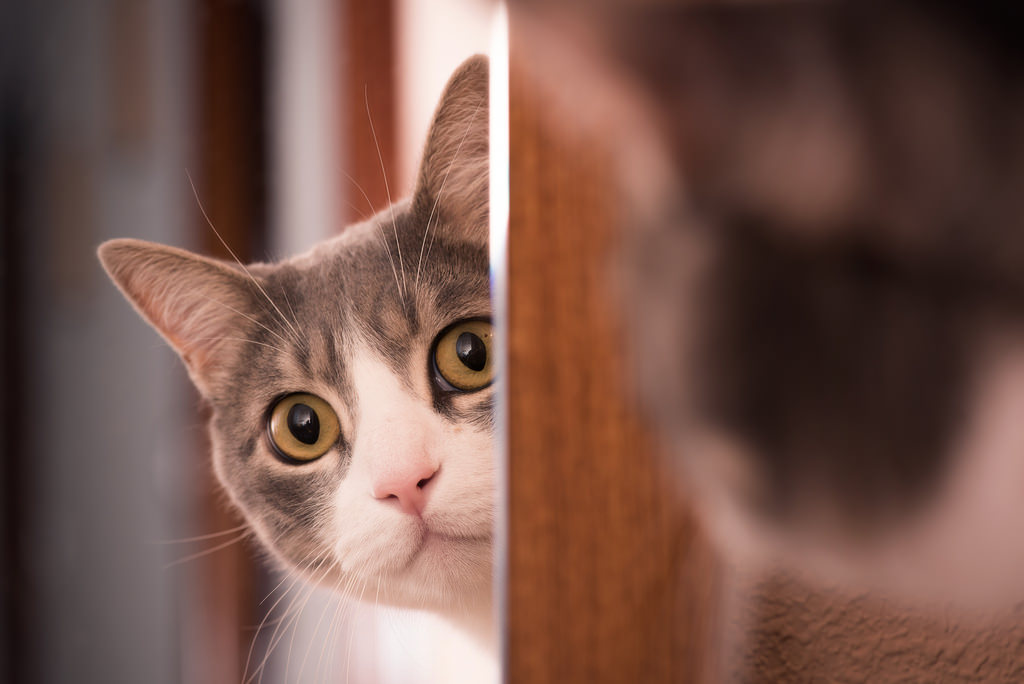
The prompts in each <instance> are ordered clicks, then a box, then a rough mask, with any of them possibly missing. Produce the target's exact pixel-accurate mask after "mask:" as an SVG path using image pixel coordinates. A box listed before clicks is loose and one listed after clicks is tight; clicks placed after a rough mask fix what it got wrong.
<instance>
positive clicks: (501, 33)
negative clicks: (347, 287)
mask: <svg viewBox="0 0 1024 684" xmlns="http://www.w3.org/2000/svg"><path fill="white" fill-rule="evenodd" d="M490 57H491V68H490V74H491V84H490V87H491V92H490V117H491V120H490V138H491V139H490V174H491V175H490V192H491V197H490V217H491V240H490V249H491V296H492V297H493V299H494V323H495V330H496V335H497V343H498V345H497V346H498V359H497V373H498V377H499V378H500V379H501V382H500V383H499V384H498V390H497V393H498V397H497V402H496V404H495V431H494V458H495V459H496V460H497V467H496V468H495V472H496V473H497V474H498V475H497V482H496V489H497V491H496V497H497V500H496V502H495V512H496V515H495V530H494V606H495V615H496V620H497V621H498V624H497V630H498V632H497V634H498V643H499V651H500V658H501V662H500V665H501V673H502V680H506V679H507V677H506V673H507V667H506V663H507V650H508V639H507V633H508V630H506V629H505V625H506V623H507V606H506V596H507V591H506V586H507V579H508V390H507V387H508V385H507V382H508V375H507V373H506V371H507V369H508V327H507V326H508V212H509V109H508V108H509V97H508V69H509V58H508V8H507V7H506V5H505V3H504V2H503V1H501V0H499V1H498V2H497V3H496V8H495V14H494V23H493V26H492V34H491V55H490Z"/></svg>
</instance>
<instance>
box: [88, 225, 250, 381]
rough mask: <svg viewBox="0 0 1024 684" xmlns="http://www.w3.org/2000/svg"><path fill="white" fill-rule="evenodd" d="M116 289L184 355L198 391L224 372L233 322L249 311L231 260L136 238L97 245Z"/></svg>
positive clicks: (235, 331) (245, 284) (235, 329)
mask: <svg viewBox="0 0 1024 684" xmlns="http://www.w3.org/2000/svg"><path fill="white" fill-rule="evenodd" d="M98 253H99V258H100V262H102V264H103V268H105V269H106V271H107V273H108V274H109V275H110V278H111V279H112V280H113V281H114V283H115V284H116V285H117V287H118V289H120V290H121V292H122V293H123V294H124V296H125V297H126V298H127V299H128V301H130V302H131V303H132V305H133V306H134V307H135V309H136V310H137V311H138V312H139V313H140V314H141V315H142V317H143V318H144V319H146V321H147V322H148V323H149V324H150V325H152V326H153V327H154V328H156V330H157V331H158V332H159V333H160V334H161V335H163V337H164V339H166V340H167V341H168V342H169V343H170V345H171V347H173V348H174V350H175V351H176V352H178V354H179V355H180V356H181V358H182V360H184V362H185V365H186V366H187V367H188V371H189V375H190V376H191V377H192V381H193V382H194V383H195V385H196V387H197V388H199V391H200V392H201V393H202V394H203V396H205V397H207V398H209V397H212V396H213V394H212V393H213V390H214V388H215V387H216V386H217V383H218V381H219V380H220V379H221V378H223V376H224V374H226V372H227V369H226V363H225V362H226V360H228V358H229V357H228V356H227V355H228V354H230V349H231V348H232V347H234V346H236V344H237V339H238V338H239V337H240V336H241V335H240V334H239V328H241V327H243V324H244V323H245V322H246V319H247V318H250V317H251V316H252V315H253V310H254V301H253V297H252V288H251V286H250V278H249V276H247V275H246V274H244V273H243V272H242V271H240V270H239V269H236V268H234V267H232V266H231V265H229V264H227V263H224V262H221V261H216V260H214V259H208V258H206V257H202V256H199V255H197V254H193V253H191V252H187V251H185V250H182V249H176V248H174V247H167V246H166V245H158V244H155V243H152V242H144V241H142V240H128V239H121V240H111V241H109V242H105V243H103V244H102V245H100V248H99V252H98Z"/></svg>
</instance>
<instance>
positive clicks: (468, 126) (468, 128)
mask: <svg viewBox="0 0 1024 684" xmlns="http://www.w3.org/2000/svg"><path fill="white" fill-rule="evenodd" d="M483 104H484V103H483V102H482V101H481V102H478V103H477V105H476V109H474V110H473V115H472V116H471V117H470V119H469V123H467V124H466V132H465V133H463V134H462V139H461V140H459V146H458V147H456V148H455V154H454V155H452V158H451V161H449V162H448V168H447V169H445V172H444V178H443V179H441V187H440V188H438V190H437V197H435V198H434V204H433V206H431V207H430V214H429V215H428V216H427V225H426V227H425V228H424V229H423V240H422V242H420V258H419V261H417V262H416V279H415V280H414V281H413V282H414V285H416V286H418V285H419V283H420V266H422V265H423V247H424V246H425V245H426V244H427V234H428V233H429V232H430V222H431V220H432V219H433V218H434V213H435V212H436V211H437V205H438V203H439V202H440V201H441V196H442V195H443V194H444V187H445V185H446V184H447V183H448V174H450V173H451V172H452V167H453V166H455V160H457V159H458V158H459V153H460V152H461V151H462V145H463V144H464V143H465V142H466V138H467V137H468V136H469V133H470V131H472V130H473V122H474V121H476V116H477V114H478V113H479V112H480V107H481V106H483ZM438 220H440V217H439V219H438ZM430 244H431V246H433V244H434V241H433V239H431V241H430ZM429 254H430V250H429V249H428V250H427V255H428V256H429Z"/></svg>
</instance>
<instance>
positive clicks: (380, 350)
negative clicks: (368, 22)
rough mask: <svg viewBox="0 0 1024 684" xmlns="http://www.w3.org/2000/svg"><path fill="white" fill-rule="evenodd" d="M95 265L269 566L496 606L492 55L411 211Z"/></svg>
mask: <svg viewBox="0 0 1024 684" xmlns="http://www.w3.org/2000/svg"><path fill="white" fill-rule="evenodd" d="M100 257H101V259H102V261H103V264H104V266H105V267H106V268H107V270H108V272H109V273H110V274H111V277H112V278H113V279H114V281H115V282H116V283H117V285H118V286H119V287H120V288H121V290H122V291H123V292H124V293H125V294H126V296H127V297H128V298H129V299H130V300H131V301H132V303H133V304H134V305H135V306H136V308H137V309H138V310H139V312H140V313H141V314H142V315H143V316H144V317H145V318H146V319H147V320H148V321H149V322H150V323H152V324H153V325H154V326H155V327H156V328H157V329H158V330H159V331H160V332H161V334H163V335H164V336H165V337H166V338H167V340H168V341H169V342H170V343H171V345H172V346H173V347H174V348H175V349H176V350H177V351H178V352H179V353H180V354H181V356H182V358H183V359H184V361H185V363H186V365H187V367H188V369H189V373H190V375H191V377H192V379H193V381H194V382H195V384H196V386H197V387H198V388H199V390H200V391H201V393H202V394H203V396H204V398H205V399H206V400H207V401H208V402H209V404H210V406H211V408H212V420H211V437H212V443H213V462H214V467H215V470H216V473H217V475H218V477H219V479H220V481H221V482H222V483H223V485H224V487H225V488H226V489H227V491H228V493H229V494H230V496H231V499H232V501H233V502H234V503H235V504H236V505H237V506H238V507H239V509H240V510H241V511H242V512H243V513H244V515H245V517H246V519H247V520H248V521H249V523H250V524H251V525H252V527H253V529H254V530H255V532H256V534H257V536H258V537H259V539H260V540H261V541H262V542H263V544H264V545H265V546H266V548H267V549H268V550H269V551H270V552H271V553H272V554H273V555H274V556H275V557H276V558H277V559H278V560H280V561H281V562H283V563H284V564H285V565H287V566H289V567H290V568H292V569H294V570H297V571H298V572H300V573H301V574H302V575H304V576H305V577H307V578H308V579H311V580H313V581H316V582H319V583H321V584H324V585H327V586H329V587H332V588H334V589H336V590H338V591H341V592H345V593H348V594H349V595H352V596H354V597H357V598H358V597H364V598H367V597H373V600H376V601H379V602H386V603H390V604H392V605H400V606H408V607H417V608H428V609H434V610H440V611H455V610H461V609H466V608H472V607H473V606H481V605H486V604H487V602H488V601H489V598H490V581H491V536H492V533H491V528H492V519H493V506H494V492H493V487H494V464H493V462H492V458H491V440H492V429H493V422H492V403H493V397H494V388H493V385H492V382H493V379H494V378H493V367H494V365H493V359H494V349H493V344H492V334H491V325H490V322H489V317H490V312H491V305H490V295H489V262H488V250H487V63H486V60H485V59H483V58H473V59H471V60H469V61H468V62H466V63H465V64H464V65H463V66H462V67H461V68H460V69H459V71H458V72H456V74H455V75H454V76H453V77H452V80H451V81H450V82H449V84H448V87H447V89H446V92H445V94H444V96H443V97H442V101H441V104H440V105H439V107H438V110H437V113H436V114H435V118H434V123H433V125H432V128H431V132H430V135H429V139H428V143H427V146H426V150H425V152H424V158H423V163H422V166H421V172H420V177H419V180H418V183H417V188H416V191H415V193H414V195H413V197H412V199H410V200H407V201H404V202H400V203H398V204H396V205H394V206H393V207H391V208H389V209H386V210H385V211H383V212H381V213H380V214H378V215H377V216H375V217H373V218H371V219H370V220H368V221H366V222H364V223H360V224H357V225H354V226H351V227H349V228H347V229H346V230H345V231H344V232H343V233H342V234H341V235H339V236H338V237H336V238H334V239H332V240H330V241H328V242H325V243H323V244H321V245H319V246H317V247H316V248H314V249H313V250H312V251H311V252H309V253H307V254H304V255H301V256H298V257H295V258H292V259H289V260H287V261H284V262H281V263H277V264H252V265H250V266H248V267H240V266H236V265H233V264H228V263H223V262H218V261H214V260H211V259H207V258H204V257H200V256H197V255H193V254H190V253H188V252H184V251H181V250H177V249H173V248H169V247H163V246H159V245H152V244H148V243H142V242H139V241H132V240H116V241H112V242H110V243H107V244H105V245H103V246H102V247H101V249H100Z"/></svg>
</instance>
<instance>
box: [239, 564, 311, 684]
mask: <svg viewBox="0 0 1024 684" xmlns="http://www.w3.org/2000/svg"><path fill="white" fill-rule="evenodd" d="M325 555H326V553H325V552H321V553H319V554H311V557H310V559H309V561H308V562H307V563H306V564H305V566H304V567H303V570H308V569H309V568H310V567H312V565H313V564H314V563H316V562H317V560H319V559H321V558H323V557H324V556H325ZM289 579H291V580H292V582H291V584H289V585H288V588H287V589H285V591H284V593H283V594H281V595H280V596H279V597H278V598H277V600H276V601H274V603H273V605H271V606H270V609H269V610H268V611H267V612H266V614H265V615H264V616H263V619H262V620H261V621H260V624H259V627H257V628H256V633H255V634H254V635H253V637H252V641H251V642H250V644H249V654H248V655H247V656H246V658H245V668H244V669H243V671H242V681H243V682H244V681H245V679H246V675H248V673H249V663H250V662H251V661H252V654H253V650H254V649H255V648H256V640H257V639H259V636H260V632H261V631H262V630H263V628H264V627H265V626H267V625H269V624H270V623H269V622H268V619H269V618H270V616H271V615H273V614H274V610H275V609H276V608H277V606H278V604H280V603H281V601H283V600H284V598H285V597H286V596H288V594H290V593H291V591H292V589H294V588H295V586H296V585H297V584H298V583H299V580H300V579H302V572H300V571H298V570H290V571H288V572H287V573H285V575H284V577H283V578H282V579H281V581H280V582H278V583H277V586H275V587H274V588H273V589H271V590H270V593H268V594H267V595H266V596H265V597H264V598H263V600H262V601H260V602H259V605H261V606H262V605H263V603H264V602H265V601H266V600H267V599H269V598H270V597H271V596H273V595H274V593H275V592H276V591H277V590H278V589H280V588H281V585H282V584H284V583H285V582H287V581H288V580H289ZM290 612H291V605H290V606H289V609H288V610H286V611H284V612H283V613H282V614H281V616H280V617H279V618H276V619H275V620H273V624H275V625H278V626H279V625H280V623H281V622H283V621H284V620H285V619H286V618H288V616H289V615H290ZM276 633H277V631H276V628H275V631H274V634H276ZM271 639H273V636H272V637H271Z"/></svg>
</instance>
